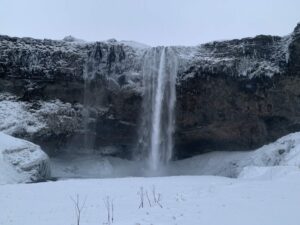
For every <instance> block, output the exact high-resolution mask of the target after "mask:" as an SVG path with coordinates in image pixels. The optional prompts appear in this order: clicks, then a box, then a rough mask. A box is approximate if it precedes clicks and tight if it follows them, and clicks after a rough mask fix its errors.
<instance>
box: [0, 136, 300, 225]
mask: <svg viewBox="0 0 300 225" xmlns="http://www.w3.org/2000/svg"><path fill="white" fill-rule="evenodd" d="M299 165H300V133H294V134H290V135H287V136H285V137H283V138H280V139H279V140H277V141H276V142H274V143H271V144H269V145H266V146H263V147H261V148H259V149H257V150H255V151H249V152H231V153H229V152H214V153H209V154H205V155H202V156H197V157H194V158H191V159H186V160H181V161H176V162H173V163H171V164H170V165H169V166H167V167H165V168H163V169H162V170H161V171H160V173H158V174H154V175H162V176H161V177H141V176H149V175H150V176H151V175H153V174H149V172H148V170H147V164H146V163H145V162H142V161H140V162H133V161H126V160H121V159H116V158H101V156H95V155H80V157H78V155H77V156H71V157H70V155H68V156H65V157H61V158H56V159H53V160H52V168H53V170H52V172H53V175H54V176H57V177H59V178H63V179H62V180H59V181H57V182H45V183H35V184H6V185H0V212H1V213H0V224H1V225H2V224H3V225H19V224H22V225H32V224H38V225H53V224H55V225H66V224H70V225H72V224H73V225H75V224H76V211H75V205H74V200H75V202H76V200H77V197H78V200H79V207H81V206H82V205H83V208H82V212H81V223H80V224H81V225H97V224H111V225H113V224H116V225H117V224H120V225H127V224H128V225H151V224H153V225H168V224H172V225H175V224H177V225H198V224H199V225H201V224H205V225H220V224H222V225H283V224H284V225H298V224H299V221H300V214H299V209H300V169H299ZM4 170H6V168H3V169H2V168H1V172H2V171H4ZM170 175H176V176H170ZM180 175H181V176H180ZM182 175H185V176H182ZM191 175H194V176H191ZM208 175H219V176H208ZM129 176H140V177H129ZM224 176H227V177H224ZM82 177H84V178H98V179H74V178H82ZM104 177H123V178H105V179H104ZM229 177H235V178H229ZM99 178H101V179H99ZM154 192H155V194H153V193H154ZM141 193H142V194H141ZM154 196H155V197H154ZM141 198H142V199H143V207H140V205H141ZM107 200H108V202H109V203H111V204H110V206H111V205H113V210H112V208H111V207H110V216H111V218H112V217H113V223H112V222H111V223H108V220H107V209H106V205H105V203H106V202H107ZM112 211H113V212H112Z"/></svg>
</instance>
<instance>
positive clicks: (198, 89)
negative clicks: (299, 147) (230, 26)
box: [0, 24, 300, 158]
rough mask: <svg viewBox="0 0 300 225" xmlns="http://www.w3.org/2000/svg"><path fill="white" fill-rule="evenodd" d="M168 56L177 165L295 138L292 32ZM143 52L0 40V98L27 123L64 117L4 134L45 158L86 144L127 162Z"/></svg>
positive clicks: (298, 110)
mask: <svg viewBox="0 0 300 225" xmlns="http://www.w3.org/2000/svg"><path fill="white" fill-rule="evenodd" d="M172 48H173V49H174V52H176V54H177V55H178V58H179V62H180V65H179V71H178V75H177V78H178V79H177V87H176V89H177V103H176V127H177V128H176V133H175V142H176V146H175V150H176V157H177V158H182V157H188V156H192V155H195V154H199V153H202V152H207V151H213V150H250V149H253V148H256V147H258V146H260V145H263V144H266V143H268V142H270V141H273V140H275V139H276V138H278V137H280V136H283V135H285V134H287V133H290V132H294V131H299V129H300V97H299V96H300V89H299V87H300V77H299V75H300V72H299V71H300V26H299V24H298V26H297V27H296V28H295V30H294V32H293V33H292V34H291V35H290V36H287V37H274V36H265V35H260V36H257V37H254V38H244V39H241V40H231V41H222V42H211V43H208V44H204V45H201V46H197V47H172ZM146 50H147V48H136V47H132V46H129V45H128V43H127V44H126V43H120V42H117V41H115V40H110V41H107V42H96V43H83V42H76V39H74V38H73V37H72V38H70V37H68V38H66V39H65V40H64V41H52V40H35V39H31V38H12V37H7V36H0V94H1V93H4V92H8V93H11V94H13V95H15V96H17V99H18V100H17V101H19V102H20V103H24V104H25V103H26V104H29V105H30V107H28V108H30V110H29V111H30V112H31V113H34V115H36V114H37V115H40V114H39V113H40V111H39V109H38V107H37V108H35V107H34V106H35V105H38V104H44V102H49V101H52V100H56V99H59V100H60V101H61V102H63V103H64V104H68V105H67V106H64V107H65V108H67V109H68V110H66V109H65V110H61V111H59V112H58V111H55V113H54V112H53V113H51V110H49V111H47V113H46V114H47V115H49V117H50V118H52V117H53V118H54V119H52V121H50V122H49V120H46V121H45V122H44V124H46V125H45V126H44V128H43V129H42V132H41V131H40V130H39V132H33V133H30V134H29V133H22V134H20V133H14V132H10V133H11V134H12V135H14V136H21V137H25V138H26V139H29V140H31V141H34V142H36V143H38V144H40V145H41V146H42V147H43V149H45V150H48V152H50V153H54V152H55V151H57V150H58V151H59V150H60V149H64V148H71V149H74V148H84V147H86V142H88V143H89V147H91V148H93V149H98V150H99V151H102V153H103V154H110V155H118V156H121V157H132V154H133V155H134V154H135V153H134V151H133V150H134V149H135V147H136V143H137V137H138V131H139V129H138V128H139V122H140V116H142V115H140V114H141V104H142V90H143V89H142V88H143V87H142V60H143V54H144V52H145V51H146ZM0 99H1V98H0ZM41 102H42V103H41ZM43 116H44V114H43ZM43 116H42V117H41V118H44V117H45V116H44V117H43ZM0 119H1V115H0ZM43 121H44V120H43ZM53 121H59V122H53ZM53 124H54V125H55V126H54V125H53ZM49 127H51V129H50V128H49ZM2 130H3V129H2ZM4 131H5V130H4ZM83 140H85V141H83Z"/></svg>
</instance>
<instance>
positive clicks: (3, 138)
mask: <svg viewBox="0 0 300 225" xmlns="http://www.w3.org/2000/svg"><path fill="white" fill-rule="evenodd" d="M49 177H50V163H49V158H48V156H47V154H46V153H45V152H43V151H42V150H41V148H40V147H39V146H38V145H35V144H33V143H31V142H28V141H25V140H22V139H18V138H14V137H12V136H9V135H7V134H4V133H1V132H0V184H10V183H25V182H37V181H41V180H45V179H47V178H49Z"/></svg>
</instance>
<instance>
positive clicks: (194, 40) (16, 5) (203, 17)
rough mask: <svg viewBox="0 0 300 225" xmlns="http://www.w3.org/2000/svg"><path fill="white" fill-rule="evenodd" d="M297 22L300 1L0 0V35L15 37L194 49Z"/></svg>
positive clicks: (281, 30)
mask: <svg viewBox="0 0 300 225" xmlns="http://www.w3.org/2000/svg"><path fill="white" fill-rule="evenodd" d="M298 22H300V0H0V34H6V35H10V36H19V37H35V38H51V39H62V38H63V37H65V36H67V35H73V36H75V37H77V38H81V39H84V40H87V41H97V40H106V39H109V38H116V39H117V40H135V41H139V42H142V43H145V44H149V45H152V46H156V45H195V44H199V43H204V42H208V41H213V40H222V39H233V38H241V37H247V36H254V35H257V34H272V35H286V34H288V33H290V32H291V31H292V30H293V29H294V27H295V26H296V24H297V23H298Z"/></svg>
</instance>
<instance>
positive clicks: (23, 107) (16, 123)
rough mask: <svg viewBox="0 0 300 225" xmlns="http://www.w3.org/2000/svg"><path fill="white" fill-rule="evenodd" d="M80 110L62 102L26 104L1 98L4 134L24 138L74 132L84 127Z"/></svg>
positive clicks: (0, 119)
mask: <svg viewBox="0 0 300 225" xmlns="http://www.w3.org/2000/svg"><path fill="white" fill-rule="evenodd" d="M79 111H80V105H78V109H77V110H76V107H73V106H72V105H71V104H70V103H63V102H61V101H60V100H52V101H48V102H45V101H36V102H34V103H32V102H25V101H20V100H18V99H17V97H16V96H13V95H9V94H5V93H4V94H2V93H1V94H0V131H2V132H4V133H6V134H10V135H13V136H18V137H23V136H27V137H28V136H29V137H30V136H31V135H33V134H37V133H39V132H42V131H44V130H47V132H52V133H55V134H59V133H61V132H72V131H74V130H75V129H77V127H78V126H79V125H80V122H79V120H80V116H81V114H80V112H79Z"/></svg>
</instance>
